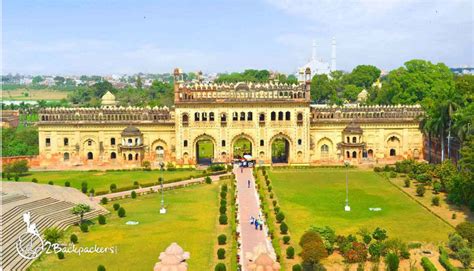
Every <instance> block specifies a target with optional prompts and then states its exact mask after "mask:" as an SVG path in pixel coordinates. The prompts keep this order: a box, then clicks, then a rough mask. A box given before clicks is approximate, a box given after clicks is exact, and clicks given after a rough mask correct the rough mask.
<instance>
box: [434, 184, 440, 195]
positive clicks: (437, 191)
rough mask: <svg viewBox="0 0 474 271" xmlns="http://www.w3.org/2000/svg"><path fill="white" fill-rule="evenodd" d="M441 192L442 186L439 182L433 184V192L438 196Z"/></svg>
mask: <svg viewBox="0 0 474 271" xmlns="http://www.w3.org/2000/svg"><path fill="white" fill-rule="evenodd" d="M440 191H441V184H440V183H439V182H435V183H433V192H434V193H435V194H438V193H439V192H440Z"/></svg>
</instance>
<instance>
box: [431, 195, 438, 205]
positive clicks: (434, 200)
mask: <svg viewBox="0 0 474 271" xmlns="http://www.w3.org/2000/svg"><path fill="white" fill-rule="evenodd" d="M431 204H433V205H434V206H439V197H438V196H434V197H432V198H431Z"/></svg>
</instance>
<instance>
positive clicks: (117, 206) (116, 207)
mask: <svg viewBox="0 0 474 271" xmlns="http://www.w3.org/2000/svg"><path fill="white" fill-rule="evenodd" d="M113 207H114V210H115V211H117V210H118V209H119V208H120V204H118V203H114V205H113Z"/></svg>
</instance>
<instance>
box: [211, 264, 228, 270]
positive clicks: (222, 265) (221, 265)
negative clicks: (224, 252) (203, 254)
mask: <svg viewBox="0 0 474 271" xmlns="http://www.w3.org/2000/svg"><path fill="white" fill-rule="evenodd" d="M226 270H227V269H226V267H225V264H223V263H218V264H216V267H214V271H226Z"/></svg>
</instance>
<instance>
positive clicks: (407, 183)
mask: <svg viewBox="0 0 474 271" xmlns="http://www.w3.org/2000/svg"><path fill="white" fill-rule="evenodd" d="M405 187H410V179H405Z"/></svg>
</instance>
